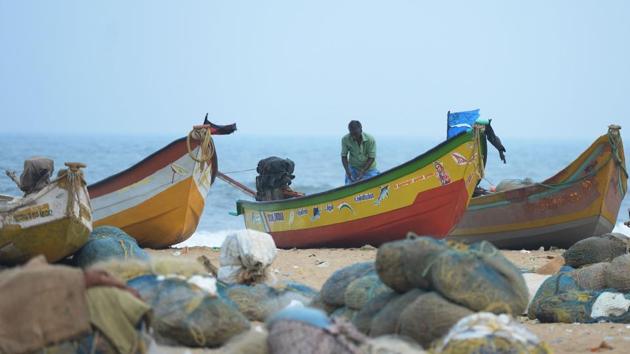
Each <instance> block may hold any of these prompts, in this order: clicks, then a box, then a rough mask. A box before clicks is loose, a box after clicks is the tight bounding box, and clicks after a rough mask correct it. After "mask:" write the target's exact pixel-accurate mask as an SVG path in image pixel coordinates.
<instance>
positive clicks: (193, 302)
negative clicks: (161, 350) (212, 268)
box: [127, 275, 250, 347]
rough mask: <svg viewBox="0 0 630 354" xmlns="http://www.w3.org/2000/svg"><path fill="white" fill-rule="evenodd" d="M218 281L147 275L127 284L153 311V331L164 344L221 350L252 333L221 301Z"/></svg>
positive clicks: (244, 322)
mask: <svg viewBox="0 0 630 354" xmlns="http://www.w3.org/2000/svg"><path fill="white" fill-rule="evenodd" d="M214 281H215V279H214V278H211V277H202V276H193V277H191V278H189V279H182V278H179V277H173V278H167V277H164V276H155V275H144V276H141V277H138V278H134V279H132V280H130V281H129V282H128V283H127V284H128V285H129V286H131V287H133V288H135V289H136V290H138V292H139V293H140V295H141V296H142V298H143V299H144V300H145V301H146V302H147V303H148V304H150V305H151V307H152V308H153V313H154V317H153V329H154V331H155V332H154V333H155V337H156V340H157V341H158V342H159V343H161V344H179V345H184V346H189V347H218V346H221V345H223V344H224V343H225V342H227V341H228V340H229V339H230V338H231V337H233V336H235V335H237V334H239V333H241V332H244V331H246V330H247V329H249V327H250V324H249V321H248V320H247V318H245V317H244V316H243V315H242V314H241V313H240V312H239V311H238V310H237V309H236V308H235V307H234V306H232V305H231V304H229V303H228V302H226V301H225V300H223V299H221V298H220V297H217V295H216V284H215V283H214Z"/></svg>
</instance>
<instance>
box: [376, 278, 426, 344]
mask: <svg viewBox="0 0 630 354" xmlns="http://www.w3.org/2000/svg"><path fill="white" fill-rule="evenodd" d="M424 293H425V292H424V291H422V290H420V289H413V290H410V291H408V292H406V293H405V294H402V295H400V296H398V297H396V298H394V299H392V300H391V301H390V302H388V303H387V305H385V306H384V307H383V309H381V311H379V312H378V313H377V314H376V316H375V317H374V319H373V320H372V326H371V328H370V336H372V337H377V336H382V335H385V334H398V332H399V329H400V316H401V314H402V313H403V311H405V309H406V308H407V306H408V305H409V304H411V303H412V302H414V301H415V300H416V299H417V298H418V297H419V296H420V295H422V294H424Z"/></svg>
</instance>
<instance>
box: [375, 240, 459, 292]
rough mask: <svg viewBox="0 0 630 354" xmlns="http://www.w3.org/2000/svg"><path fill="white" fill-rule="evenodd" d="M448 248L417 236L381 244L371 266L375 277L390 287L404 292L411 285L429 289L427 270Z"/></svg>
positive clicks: (439, 241) (442, 242)
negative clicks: (374, 271)
mask: <svg viewBox="0 0 630 354" xmlns="http://www.w3.org/2000/svg"><path fill="white" fill-rule="evenodd" d="M446 250H448V246H447V245H446V243H445V242H444V241H441V240H436V239H434V238H431V237H418V236H416V235H415V234H413V233H409V235H407V239H405V240H400V241H393V242H388V243H386V244H383V245H382V246H381V247H379V249H378V252H377V253H376V261H375V267H376V271H377V272H378V275H379V277H380V278H381V280H382V281H383V283H385V284H386V285H387V286H389V287H390V288H392V289H394V290H396V291H397V292H399V293H405V292H407V291H409V290H411V289H414V288H420V289H428V288H430V286H431V284H430V278H429V276H428V270H429V268H430V267H431V265H432V264H433V262H434V259H435V258H436V257H438V256H439V255H440V254H441V253H442V252H444V251H446Z"/></svg>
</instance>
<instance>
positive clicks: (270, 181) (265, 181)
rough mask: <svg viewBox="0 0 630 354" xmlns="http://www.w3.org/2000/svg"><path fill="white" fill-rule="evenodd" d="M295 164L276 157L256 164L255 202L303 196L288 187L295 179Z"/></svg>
mask: <svg viewBox="0 0 630 354" xmlns="http://www.w3.org/2000/svg"><path fill="white" fill-rule="evenodd" d="M294 168H295V163H293V161H291V160H290V159H281V158H279V157H276V156H272V157H268V158H266V159H263V160H260V161H259V162H258V167H257V168H256V172H258V176H256V200H258V201H263V200H280V199H288V198H292V197H296V196H300V195H303V194H301V193H297V192H294V191H293V190H292V189H291V188H290V187H289V185H290V184H291V181H292V180H293V179H294V178H295V176H294V175H293V170H294Z"/></svg>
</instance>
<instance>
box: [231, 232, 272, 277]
mask: <svg viewBox="0 0 630 354" xmlns="http://www.w3.org/2000/svg"><path fill="white" fill-rule="evenodd" d="M276 255H277V250H276V244H275V243H274V242H273V238H271V235H269V234H267V233H264V232H260V231H254V230H239V231H236V232H233V233H231V234H229V235H228V236H227V237H226V238H225V241H223V245H221V256H220V258H219V262H220V265H221V266H220V268H219V272H218V278H219V280H221V281H223V282H226V283H228V284H236V283H246V282H256V281H260V280H264V278H265V277H266V273H267V270H268V268H269V266H270V265H271V263H273V261H274V260H275V258H276Z"/></svg>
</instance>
